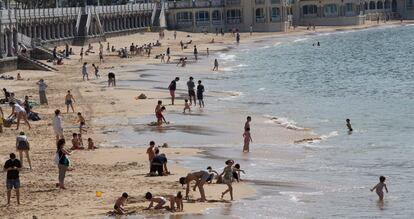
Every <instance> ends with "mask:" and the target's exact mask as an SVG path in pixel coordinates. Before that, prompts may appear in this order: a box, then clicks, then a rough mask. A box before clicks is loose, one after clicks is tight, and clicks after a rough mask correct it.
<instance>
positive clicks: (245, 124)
mask: <svg viewBox="0 0 414 219" xmlns="http://www.w3.org/2000/svg"><path fill="white" fill-rule="evenodd" d="M251 121H252V117H250V116H247V119H246V123H244V130H246V128H249V129H250V122H251Z"/></svg>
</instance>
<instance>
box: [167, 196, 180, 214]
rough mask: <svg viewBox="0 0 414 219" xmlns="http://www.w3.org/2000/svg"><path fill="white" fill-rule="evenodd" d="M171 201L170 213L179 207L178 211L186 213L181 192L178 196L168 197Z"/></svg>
mask: <svg viewBox="0 0 414 219" xmlns="http://www.w3.org/2000/svg"><path fill="white" fill-rule="evenodd" d="M168 198H169V199H170V211H173V212H174V211H175V206H177V211H184V204H183V195H182V194H181V192H178V193H177V195H176V196H174V195H170V196H168Z"/></svg>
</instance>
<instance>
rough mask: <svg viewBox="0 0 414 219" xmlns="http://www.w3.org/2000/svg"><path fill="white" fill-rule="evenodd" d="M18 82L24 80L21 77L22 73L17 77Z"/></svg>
mask: <svg viewBox="0 0 414 219" xmlns="http://www.w3.org/2000/svg"><path fill="white" fill-rule="evenodd" d="M16 80H18V81H21V80H23V78H22V76H21V75H20V73H17V77H16Z"/></svg>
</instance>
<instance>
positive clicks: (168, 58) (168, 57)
mask: <svg viewBox="0 0 414 219" xmlns="http://www.w3.org/2000/svg"><path fill="white" fill-rule="evenodd" d="M170 52H171V51H170V47H168V48H167V63H170V59H171V56H170Z"/></svg>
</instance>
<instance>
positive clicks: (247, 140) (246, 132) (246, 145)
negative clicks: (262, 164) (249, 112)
mask: <svg viewBox="0 0 414 219" xmlns="http://www.w3.org/2000/svg"><path fill="white" fill-rule="evenodd" d="M243 139H244V146H243V152H249V151H250V148H249V146H250V142H253V140H252V137H251V135H250V128H245V129H244V133H243Z"/></svg>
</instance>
